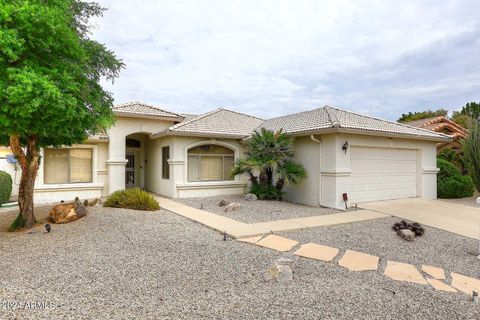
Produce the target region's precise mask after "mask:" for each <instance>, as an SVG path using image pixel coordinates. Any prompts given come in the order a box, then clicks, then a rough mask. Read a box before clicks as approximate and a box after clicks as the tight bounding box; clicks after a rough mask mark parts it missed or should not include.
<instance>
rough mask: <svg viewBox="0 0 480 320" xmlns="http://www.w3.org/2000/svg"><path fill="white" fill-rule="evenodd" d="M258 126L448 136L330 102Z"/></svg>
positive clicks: (299, 130)
mask: <svg viewBox="0 0 480 320" xmlns="http://www.w3.org/2000/svg"><path fill="white" fill-rule="evenodd" d="M261 127H264V128H266V129H269V130H278V129H283V131H284V132H286V133H289V134H300V133H308V132H316V131H321V130H323V129H330V128H343V129H352V130H363V131H372V132H383V133H388V134H399V135H409V136H420V137H427V138H439V139H445V138H449V137H448V136H447V135H444V134H439V133H435V132H432V131H429V130H424V129H420V128H415V127H411V126H408V125H405V124H401V123H398V122H392V121H387V120H382V119H378V118H373V117H369V116H365V115H361V114H358V113H354V112H350V111H344V110H340V109H336V108H332V107H330V106H325V107H323V108H318V109H314V110H310V111H304V112H300V113H295V114H291V115H287V116H283V117H278V118H273V119H270V120H267V121H265V122H264V123H263V124H262V125H261Z"/></svg>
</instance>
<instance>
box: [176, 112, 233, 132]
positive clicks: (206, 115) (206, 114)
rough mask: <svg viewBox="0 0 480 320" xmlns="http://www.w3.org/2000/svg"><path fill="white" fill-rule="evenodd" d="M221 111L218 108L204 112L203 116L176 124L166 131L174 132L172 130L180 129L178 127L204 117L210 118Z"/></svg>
mask: <svg viewBox="0 0 480 320" xmlns="http://www.w3.org/2000/svg"><path fill="white" fill-rule="evenodd" d="M221 110H224V109H222V108H218V109H215V110H212V111H209V112H205V113H204V114H201V115H199V116H198V117H196V118H193V119H190V120H187V121H183V122H180V123H177V124H175V125H173V126H171V127H169V128H168V129H167V130H168V131H171V130H174V129H178V128H180V127H183V126H184V125H187V124H190V123H192V122H195V121H197V120H200V119H203V118H205V117H208V116H210V115H212V114H215V113H217V112H220V111H221Z"/></svg>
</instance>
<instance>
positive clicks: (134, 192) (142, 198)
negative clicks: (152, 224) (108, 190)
mask: <svg viewBox="0 0 480 320" xmlns="http://www.w3.org/2000/svg"><path fill="white" fill-rule="evenodd" d="M103 206H104V207H113V208H125V209H133V210H148V211H155V210H160V205H159V204H158V201H157V200H155V199H154V198H153V197H152V195H150V194H149V193H148V192H145V191H143V190H141V189H140V188H135V189H126V190H118V191H115V192H114V193H112V194H111V195H110V196H108V198H107V200H105V203H104V204H103Z"/></svg>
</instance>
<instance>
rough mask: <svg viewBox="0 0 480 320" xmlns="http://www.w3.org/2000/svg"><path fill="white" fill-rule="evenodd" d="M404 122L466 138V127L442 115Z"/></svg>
mask: <svg viewBox="0 0 480 320" xmlns="http://www.w3.org/2000/svg"><path fill="white" fill-rule="evenodd" d="M405 124H407V125H409V126H412V127H417V128H422V129H427V130H430V131H435V132H442V131H443V132H445V131H447V132H451V133H449V134H450V135H452V136H453V137H455V138H466V136H467V134H468V130H467V129H465V128H464V127H462V126H461V125H459V124H457V123H455V122H453V121H452V120H450V119H447V118H445V117H444V116H438V117H432V118H426V119H420V120H414V121H409V122H406V123H405Z"/></svg>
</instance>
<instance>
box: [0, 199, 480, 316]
mask: <svg viewBox="0 0 480 320" xmlns="http://www.w3.org/2000/svg"><path fill="white" fill-rule="evenodd" d="M89 209H90V214H89V215H88V216H87V217H85V218H83V219H81V220H79V221H76V222H73V223H70V224H65V225H54V226H53V231H52V233H50V234H44V232H43V229H42V228H41V227H37V228H36V229H34V232H33V233H27V232H17V233H5V232H0V250H1V252H2V259H0V270H1V273H0V283H1V284H2V285H1V286H0V300H1V301H2V302H23V301H37V302H38V301H44V302H48V303H51V304H52V305H51V308H49V309H46V310H18V309H17V310H8V309H6V308H4V307H3V308H0V318H1V319H14V318H22V319H25V318H26V319H47V318H48V319H64V318H69V319H132V318H141V319H294V318H296V319H298V318H301V319H320V318H322V319H352V318H355V319H404V318H409V319H479V318H480V305H474V304H473V303H472V302H470V301H469V300H468V298H467V296H466V295H464V294H450V293H441V292H437V291H435V290H434V289H433V288H431V287H429V286H421V285H415V284H403V283H399V282H396V281H393V280H390V279H388V278H386V277H384V276H383V275H381V273H380V272H361V273H350V272H348V271H346V270H345V269H343V268H341V267H339V266H338V265H337V264H335V263H321V262H319V261H315V260H308V259H303V258H299V257H294V256H293V255H292V254H291V253H280V252H276V251H272V250H268V249H265V248H260V247H256V246H254V245H251V244H247V243H240V242H236V241H232V240H230V241H222V236H221V235H220V234H218V233H216V232H214V231H212V230H210V229H208V228H205V227H203V226H201V225H199V224H196V223H194V222H191V221H189V220H187V219H184V218H182V217H179V216H177V215H175V214H173V213H170V212H168V211H164V210H161V211H157V212H139V211H132V210H123V209H110V208H101V207H94V208H89ZM0 214H1V213H0ZM395 220H396V219H393V218H386V219H379V220H374V221H368V222H363V223H356V224H351V225H341V226H335V227H321V228H315V229H311V230H304V231H296V232H288V233H283V234H282V235H284V236H288V237H290V238H291V239H295V240H299V241H301V242H302V243H303V242H307V241H315V242H318V243H321V244H327V245H331V246H336V247H338V248H341V249H346V248H351V249H358V250H362V251H364V252H366V253H371V254H378V255H379V256H381V257H382V258H388V259H390V258H391V259H395V260H398V261H403V262H412V263H415V265H417V266H419V265H420V264H421V263H431V264H433V265H439V266H443V267H445V268H446V269H447V270H455V271H458V272H461V273H464V274H465V275H470V276H477V277H478V276H479V274H478V272H479V269H480V268H479V267H478V266H479V262H478V260H475V259H474V257H473V256H471V255H469V254H468V253H467V251H468V250H469V249H471V248H473V247H474V245H475V242H474V241H473V240H470V239H467V238H463V237H459V236H455V235H453V234H450V233H447V232H442V231H440V230H433V229H430V228H428V229H427V232H426V234H425V236H424V238H420V239H418V240H417V241H415V242H414V243H407V242H404V241H402V240H400V239H399V238H398V237H397V236H396V235H395V234H394V233H393V232H392V231H391V230H390V225H391V224H392V223H393V222H394V221H395ZM342 253H343V250H342V252H341V253H340V254H342ZM280 257H294V258H293V259H294V270H295V279H294V281H293V282H290V283H284V284H281V283H276V282H267V281H265V280H264V278H263V274H264V272H265V270H266V269H267V268H268V267H269V266H270V265H271V264H272V263H273V262H274V261H275V260H276V259H278V258H280ZM381 263H382V265H383V264H385V262H384V260H383V259H382V261H381ZM26 270H27V271H26ZM2 306H3V305H2ZM405 313H406V314H408V316H406V315H405Z"/></svg>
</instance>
